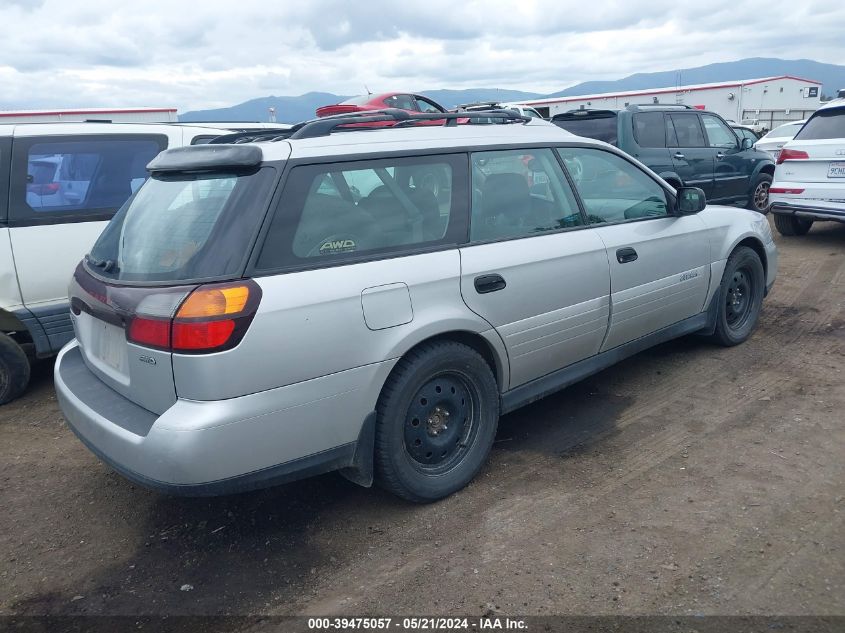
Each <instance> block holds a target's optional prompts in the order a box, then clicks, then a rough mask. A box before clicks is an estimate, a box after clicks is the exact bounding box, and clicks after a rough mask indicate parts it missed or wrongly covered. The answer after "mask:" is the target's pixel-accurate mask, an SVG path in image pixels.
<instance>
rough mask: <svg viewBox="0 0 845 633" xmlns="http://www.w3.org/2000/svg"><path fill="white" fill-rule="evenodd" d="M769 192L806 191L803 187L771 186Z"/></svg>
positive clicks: (797, 192)
mask: <svg viewBox="0 0 845 633" xmlns="http://www.w3.org/2000/svg"><path fill="white" fill-rule="evenodd" d="M769 193H791V194H799V193H804V190H803V189H789V188H787V187H769Z"/></svg>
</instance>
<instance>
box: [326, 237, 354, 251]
mask: <svg viewBox="0 0 845 633" xmlns="http://www.w3.org/2000/svg"><path fill="white" fill-rule="evenodd" d="M354 250H355V241H354V240H329V241H328V242H324V243H323V245H322V246H321V247H320V252H321V253H348V252H349V251H354Z"/></svg>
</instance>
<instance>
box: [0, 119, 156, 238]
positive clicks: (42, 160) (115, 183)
mask: <svg viewBox="0 0 845 633" xmlns="http://www.w3.org/2000/svg"><path fill="white" fill-rule="evenodd" d="M165 147H167V137H165V136H162V135H145V136H132V137H126V136H123V137H111V138H109V137H105V138H104V137H103V136H95V135H91V136H88V137H80V136H77V137H61V138H58V137H52V138H50V139H45V138H34V139H25V140H16V141H15V157H14V160H13V166H12V176H11V200H12V204H11V209H12V213H11V214H10V215H11V218H12V219H13V220H21V221H24V222H26V221H28V220H29V221H32V222H34V223H39V222H41V221H48V222H50V221H53V222H55V221H57V220H58V221H76V220H80V219H91V220H95V219H108V218H109V217H111V216H112V215H114V212H115V211H117V209H118V208H120V206H121V205H123V203H124V202H126V200H127V199H128V198H129V196H130V195H132V194H133V193H134V192H135V191H137V190H138V188H139V187H140V186H141V185H142V184H143V183H144V181H145V180H146V179H147V176H148V174H147V170H146V166H147V163H149V162H150V161H151V160H152V159H153V158H154V157H155V156H156V155H157V154H158V153H159V152H160V151H161V150H162V149H164V148H165Z"/></svg>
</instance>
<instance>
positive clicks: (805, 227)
mask: <svg viewBox="0 0 845 633" xmlns="http://www.w3.org/2000/svg"><path fill="white" fill-rule="evenodd" d="M811 226H813V221H812V220H808V219H805V218H796V217H795V216H794V215H780V214H778V213H775V228H776V229H777V230H778V233H780V234H781V235H786V236H787V237H792V236H796V235H807V231H809V230H810V227H811Z"/></svg>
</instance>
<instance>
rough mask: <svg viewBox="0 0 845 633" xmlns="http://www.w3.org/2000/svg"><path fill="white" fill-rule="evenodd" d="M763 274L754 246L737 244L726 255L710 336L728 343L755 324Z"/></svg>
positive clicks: (744, 335) (747, 333)
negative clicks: (733, 249)
mask: <svg viewBox="0 0 845 633" xmlns="http://www.w3.org/2000/svg"><path fill="white" fill-rule="evenodd" d="M765 285H766V275H765V272H764V270H763V263H762V262H761V261H760V256H759V255H758V254H757V253H756V252H755V251H754V249H751V248H748V247H747V246H740V247H739V248H737V249H736V250H735V251H734V252H733V253H731V256H730V257H729V258H728V262H727V264H726V265H725V272H724V273H723V274H722V283H721V286H720V288H719V299H717V301H719V308H718V314H717V316H716V331H715V332H714V333H713V340H714V341H716V342H717V343H719V344H720V345H724V346H725V347H730V346H732V345H739V344H740V343H743V342H744V341H745V340H746V339H748V337H749V336H751V333H752V332H753V331H754V328H755V327H756V326H757V321H758V319H759V318H760V308H761V306H762V304H763V290H764V288H765Z"/></svg>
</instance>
